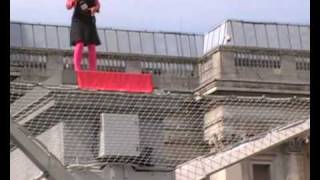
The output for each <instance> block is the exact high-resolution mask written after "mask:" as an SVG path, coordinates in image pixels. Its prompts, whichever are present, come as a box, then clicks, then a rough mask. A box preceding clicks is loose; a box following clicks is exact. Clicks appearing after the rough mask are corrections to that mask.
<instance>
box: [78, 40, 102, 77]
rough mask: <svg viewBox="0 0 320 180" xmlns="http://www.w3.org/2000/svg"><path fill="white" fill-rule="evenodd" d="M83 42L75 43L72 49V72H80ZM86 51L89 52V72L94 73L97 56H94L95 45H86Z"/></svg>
mask: <svg viewBox="0 0 320 180" xmlns="http://www.w3.org/2000/svg"><path fill="white" fill-rule="evenodd" d="M83 46H84V44H83V42H81V41H80V42H77V44H76V45H75V47H74V53H73V64H74V70H75V71H80V70H81V66H80V65H81V60H82V51H83ZM88 51H89V70H90V71H95V70H96V65H97V55H96V45H95V44H89V45H88Z"/></svg>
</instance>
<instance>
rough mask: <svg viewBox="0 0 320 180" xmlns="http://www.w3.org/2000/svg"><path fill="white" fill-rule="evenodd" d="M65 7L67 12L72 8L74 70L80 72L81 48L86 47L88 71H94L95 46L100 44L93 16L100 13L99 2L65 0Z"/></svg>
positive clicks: (71, 43) (71, 32)
mask: <svg viewBox="0 0 320 180" xmlns="http://www.w3.org/2000/svg"><path fill="white" fill-rule="evenodd" d="M66 7H67V9H68V10H70V9H72V8H74V12H73V15H72V22H71V31H70V45H71V46H74V53H73V63H74V70H75V71H76V72H78V71H81V60H82V52H83V47H84V46H88V53H89V58H88V59H89V70H90V71H95V70H96V65H97V55H96V46H98V45H100V44H101V42H100V39H99V36H98V32H97V27H96V18H95V14H96V13H98V12H99V11H100V2H99V0H67V3H66Z"/></svg>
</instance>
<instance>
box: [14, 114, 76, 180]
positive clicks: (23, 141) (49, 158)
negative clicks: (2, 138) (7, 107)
mask: <svg viewBox="0 0 320 180" xmlns="http://www.w3.org/2000/svg"><path fill="white" fill-rule="evenodd" d="M27 134H28V132H27V131H26V130H25V129H23V127H21V126H20V125H19V124H17V123H16V122H14V121H13V120H12V119H11V117H10V139H11V140H12V141H13V143H14V144H15V145H17V147H19V148H20V149H21V151H22V152H23V153H24V154H25V155H26V156H27V157H28V158H29V159H30V160H31V161H32V162H33V163H34V164H35V165H36V166H37V167H38V168H39V169H40V170H41V171H42V172H43V174H44V175H45V177H47V178H49V179H50V180H51V179H52V180H74V178H73V177H72V176H71V174H70V173H69V172H68V171H67V169H66V168H65V167H64V166H63V164H62V163H61V162H60V161H59V160H58V159H57V158H56V157H55V156H54V155H53V154H52V153H50V152H49V151H47V150H45V148H44V147H41V145H40V142H38V141H37V140H36V139H34V138H33V137H32V136H28V135H27ZM36 142H38V144H37V143H36Z"/></svg>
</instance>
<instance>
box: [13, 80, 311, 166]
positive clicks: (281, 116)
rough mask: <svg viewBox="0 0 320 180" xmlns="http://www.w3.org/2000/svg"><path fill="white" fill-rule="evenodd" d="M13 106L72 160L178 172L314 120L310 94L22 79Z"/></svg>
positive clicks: (35, 131)
mask: <svg viewBox="0 0 320 180" xmlns="http://www.w3.org/2000/svg"><path fill="white" fill-rule="evenodd" d="M10 103H11V105H10V109H11V110H10V114H11V115H12V118H13V120H14V121H15V122H17V123H19V124H20V125H22V126H24V127H25V128H26V129H27V130H28V131H30V133H31V134H32V135H33V136H34V137H41V138H39V139H40V140H41V141H42V143H43V144H45V145H47V146H48V147H50V148H49V150H52V151H53V152H54V154H56V156H57V157H58V158H59V159H60V160H61V161H62V162H63V163H64V164H65V165H72V164H92V163H106V164H107V163H117V164H118V163H120V164H131V165H136V166H144V167H145V166H148V167H163V168H169V169H172V170H173V169H174V168H175V167H176V166H177V165H179V164H181V163H184V162H186V161H189V160H191V159H194V158H196V157H199V156H202V155H205V154H208V153H215V152H220V151H222V150H223V149H225V148H226V147H230V146H232V145H235V144H237V143H239V142H242V141H245V140H246V139H248V138H252V137H255V136H257V135H260V134H261V133H265V132H267V131H269V130H272V129H273V128H277V127H280V126H283V125H285V124H287V123H291V122H295V121H301V120H307V119H308V118H309V99H308V98H296V97H290V98H267V97H261V96H260V97H239V96H206V97H201V98H195V97H194V96H193V95H189V94H164V93H162V94H160V93H159V94H157V93H154V94H133V93H118V92H99V91H82V90H79V89H77V88H73V87H70V86H69V87H67V86H56V87H52V86H44V85H39V84H28V83H22V82H12V83H11V84H10ZM44 134H45V136H44ZM15 150H16V147H15V146H14V144H12V143H11V151H15Z"/></svg>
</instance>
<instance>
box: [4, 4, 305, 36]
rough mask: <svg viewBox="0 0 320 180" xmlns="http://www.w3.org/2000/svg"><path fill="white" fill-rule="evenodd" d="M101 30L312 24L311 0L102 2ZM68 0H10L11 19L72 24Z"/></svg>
mask: <svg viewBox="0 0 320 180" xmlns="http://www.w3.org/2000/svg"><path fill="white" fill-rule="evenodd" d="M100 1H101V4H102V9H101V10H102V11H101V13H100V14H99V15H98V16H97V25H98V26H99V27H114V28H123V29H137V30H162V31H183V32H206V31H209V30H210V29H212V28H213V27H214V26H215V25H217V24H219V23H221V22H223V21H224V20H226V19H242V20H253V21H271V22H285V23H299V24H309V21H310V1H309V0H100ZM71 15H72V11H67V10H66V8H65V0H58V1H53V0H27V1H25V0H10V19H11V20H12V21H23V22H32V23H45V24H59V25H69V24H70V19H71Z"/></svg>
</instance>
